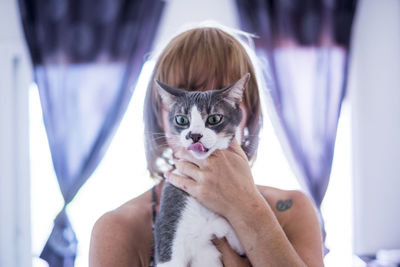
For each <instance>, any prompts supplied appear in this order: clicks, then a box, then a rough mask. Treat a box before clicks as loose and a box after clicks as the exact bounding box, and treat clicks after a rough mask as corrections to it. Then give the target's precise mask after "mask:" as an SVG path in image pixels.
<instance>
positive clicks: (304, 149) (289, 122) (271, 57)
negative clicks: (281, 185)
mask: <svg viewBox="0 0 400 267" xmlns="http://www.w3.org/2000/svg"><path fill="white" fill-rule="evenodd" d="M356 2H357V1H356V0H336V1H334V0H331V1H323V0H296V1H291V0H236V3H237V8H238V13H239V17H240V22H241V26H242V29H243V30H245V31H247V32H250V33H254V34H256V35H257V36H258V38H255V40H254V42H255V47H256V53H257V56H258V57H259V58H260V60H261V62H263V75H264V78H265V80H266V82H267V85H268V86H267V87H268V88H267V90H265V92H264V93H265V94H266V96H267V98H269V99H272V103H273V105H274V108H273V111H274V112H273V114H272V117H273V118H275V119H273V123H274V126H275V127H276V130H277V132H278V138H279V140H280V142H281V144H282V147H283V149H284V152H285V154H286V155H287V158H288V159H289V161H290V163H291V166H292V167H293V169H294V171H295V174H296V177H297V179H298V180H299V182H300V184H301V185H302V187H303V188H304V190H305V191H306V192H307V193H308V194H309V195H310V197H311V198H312V199H313V201H314V203H315V206H316V208H317V209H318V212H319V216H320V222H321V227H322V232H323V236H324V240H325V235H326V234H325V229H324V223H323V219H322V216H321V213H320V207H321V203H322V200H323V198H324V195H325V192H326V190H327V186H328V183H329V176H330V172H331V166H332V158H333V151H334V144H335V137H336V129H337V123H338V119H339V114H340V107H341V103H342V100H343V97H344V93H345V86H346V77H347V65H348V49H349V40H350V32H351V25H352V20H353V14H354V12H355V8H356V4H357V3H356ZM325 252H327V250H325Z"/></svg>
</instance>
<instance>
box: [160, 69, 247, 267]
mask: <svg viewBox="0 0 400 267" xmlns="http://www.w3.org/2000/svg"><path fill="white" fill-rule="evenodd" d="M249 77H250V74H246V75H244V76H243V77H242V78H241V79H240V80H238V81H237V82H235V83H234V84H233V85H231V86H228V87H226V88H224V89H219V90H209V91H205V92H200V91H185V90H179V89H175V88H171V87H169V86H168V85H165V84H163V83H161V82H159V81H156V83H157V85H158V86H157V88H158V92H159V94H160V95H161V98H162V101H163V102H164V104H165V105H167V106H168V107H170V110H169V114H168V122H169V125H170V129H171V135H172V136H173V138H174V139H175V140H176V143H178V144H179V146H182V147H184V148H186V149H188V150H190V152H191V153H192V155H193V156H195V157H197V158H199V159H204V158H206V157H208V156H209V155H210V154H211V153H213V152H214V151H215V150H217V149H226V148H228V146H229V145H230V143H231V141H232V139H233V138H236V139H237V140H238V143H239V144H240V141H241V140H240V139H241V132H240V129H239V127H238V126H239V124H240V122H241V120H242V116H243V114H242V111H241V109H240V107H239V105H240V103H241V101H242V96H243V91H244V89H245V86H246V83H247V81H248V79H249ZM215 178H216V179H217V177H215ZM154 231H155V234H154V236H155V259H156V264H157V266H158V267H187V266H191V267H204V266H207V267H222V266H223V265H222V263H221V259H220V256H221V255H220V253H219V251H218V250H217V249H216V247H215V246H214V245H213V244H212V242H211V240H212V239H213V238H214V237H217V238H222V237H226V239H227V240H228V242H229V244H230V246H231V247H232V248H233V249H234V250H235V251H236V252H237V253H239V254H244V250H243V248H242V246H241V245H240V242H239V240H238V238H237V237H236V234H235V232H234V230H233V228H232V227H231V226H230V224H229V223H228V222H227V221H226V220H225V219H224V218H222V217H221V216H219V215H218V214H216V213H214V212H212V211H210V210H209V209H207V208H205V207H204V206H202V205H201V204H200V203H199V202H197V201H196V200H195V199H194V198H193V197H191V196H190V195H188V194H187V193H186V192H184V191H182V190H180V189H178V188H176V187H174V186H173V185H171V184H170V183H168V182H165V185H164V187H163V192H162V197H161V204H160V212H159V213H158V215H157V219H156V223H155V229H154Z"/></svg>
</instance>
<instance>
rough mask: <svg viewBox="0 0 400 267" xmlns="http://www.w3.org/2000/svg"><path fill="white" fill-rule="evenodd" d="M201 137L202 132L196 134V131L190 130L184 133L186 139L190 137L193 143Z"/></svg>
mask: <svg viewBox="0 0 400 267" xmlns="http://www.w3.org/2000/svg"><path fill="white" fill-rule="evenodd" d="M202 137H203V135H202V134H197V133H192V132H189V133H188V134H187V135H186V139H189V138H191V139H192V140H193V143H197V142H199V141H200V139H201V138H202Z"/></svg>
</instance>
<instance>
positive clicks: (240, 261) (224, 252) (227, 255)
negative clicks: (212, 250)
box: [212, 238, 251, 267]
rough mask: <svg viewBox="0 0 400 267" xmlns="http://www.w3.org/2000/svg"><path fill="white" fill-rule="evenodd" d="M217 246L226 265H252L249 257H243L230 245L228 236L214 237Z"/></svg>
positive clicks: (233, 266) (249, 266) (235, 266)
mask: <svg viewBox="0 0 400 267" xmlns="http://www.w3.org/2000/svg"><path fill="white" fill-rule="evenodd" d="M212 242H213V244H214V245H215V247H216V248H217V249H218V250H219V252H221V256H222V257H221V260H222V263H223V265H224V266H229V267H251V264H250V261H249V260H248V259H247V258H243V257H241V256H240V255H239V254H237V253H236V251H234V250H233V249H232V248H231V246H230V245H229V243H228V241H227V240H226V238H222V239H217V238H215V239H213V240H212Z"/></svg>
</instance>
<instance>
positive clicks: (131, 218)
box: [89, 182, 323, 267]
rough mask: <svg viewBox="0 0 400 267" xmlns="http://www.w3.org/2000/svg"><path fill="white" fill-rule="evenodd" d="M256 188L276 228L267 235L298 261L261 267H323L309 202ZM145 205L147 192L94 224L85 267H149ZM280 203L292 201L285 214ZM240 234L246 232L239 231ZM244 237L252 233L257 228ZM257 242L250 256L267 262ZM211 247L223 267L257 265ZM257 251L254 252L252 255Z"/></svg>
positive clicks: (222, 243) (221, 244)
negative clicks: (288, 248) (277, 235)
mask: <svg viewBox="0 0 400 267" xmlns="http://www.w3.org/2000/svg"><path fill="white" fill-rule="evenodd" d="M161 188H162V182H161V183H160V184H159V185H158V186H157V187H156V192H157V196H158V197H157V198H158V199H160V196H161ZM257 189H258V191H259V192H260V193H261V195H262V196H263V199H264V200H265V201H264V202H263V203H264V205H266V207H267V210H270V211H272V213H271V214H272V216H273V219H272V220H273V221H276V222H278V224H277V225H278V226H279V227H276V228H274V229H272V232H275V231H276V232H278V233H280V232H283V233H284V235H283V236H281V238H282V237H283V239H284V240H285V242H286V244H285V245H290V246H291V247H292V249H293V250H294V253H296V255H297V256H298V258H299V259H300V262H299V264H297V265H291V263H289V262H287V263H286V264H272V263H271V264H265V265H263V266H323V260H322V250H321V234H320V228H319V223H318V220H317V218H316V215H315V212H314V208H313V206H312V204H311V202H310V200H309V199H308V198H307V197H306V196H305V195H304V194H303V193H301V192H298V191H284V190H279V189H276V188H272V187H267V186H257ZM151 200H152V199H151V191H150V190H149V191H147V192H145V193H144V194H142V195H140V196H139V197H137V198H135V199H132V200H130V201H129V202H127V203H125V204H124V205H122V206H121V207H119V208H118V209H116V210H114V211H111V212H108V213H106V214H105V215H103V216H102V217H101V218H100V219H99V220H98V221H97V222H96V224H95V226H94V228H93V232H92V239H91V245H90V255H89V266H90V267H111V266H112V267H128V266H129V267H139V266H140V267H145V266H146V267H147V266H149V260H150V251H151V247H152V243H153V233H152V229H151V224H152V207H151ZM280 200H292V203H293V204H292V206H291V207H290V209H287V210H285V211H279V210H278V209H277V203H278V202H279V201H280ZM158 208H159V203H157V210H158ZM271 214H270V215H271ZM264 217H266V216H265V214H263V213H261V214H260V215H259V216H256V218H255V220H257V219H260V220H261V221H262V218H264ZM257 224H258V223H257V222H256V225H257ZM261 224H262V223H261ZM260 226H261V227H263V225H257V227H260ZM263 228H265V229H266V230H267V232H269V231H270V230H269V229H268V228H267V227H263ZM243 231H244V232H247V231H249V230H247V229H246V228H244V230H243ZM249 232H250V233H252V232H253V233H255V234H258V229H255V230H250V231H249ZM252 236H254V234H253V235H252ZM265 241H266V240H265ZM261 242H263V241H261ZM257 243H258V241H257V242H255V244H254V247H253V248H252V250H253V252H251V253H252V255H253V254H257V255H258V254H263V255H264V254H266V259H268V257H269V256H268V253H266V251H265V250H264V248H263V246H259V245H258V244H257ZM274 243H275V242H274ZM214 244H215V245H216V246H217V248H218V249H219V250H220V252H221V253H222V261H223V263H224V266H229V267H241V266H257V265H256V264H258V263H253V262H251V263H250V261H249V259H247V258H241V257H240V256H239V255H237V254H236V253H235V251H233V250H232V249H231V248H230V246H229V244H228V243H227V242H226V240H214ZM269 246H271V247H274V246H277V247H276V248H273V249H272V250H276V249H278V250H279V249H281V245H279V244H272V245H271V244H265V247H267V248H268V247H269ZM258 250H259V252H256V253H254V251H258ZM292 253H293V251H292ZM251 264H253V265H251ZM258 266H260V265H258Z"/></svg>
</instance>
